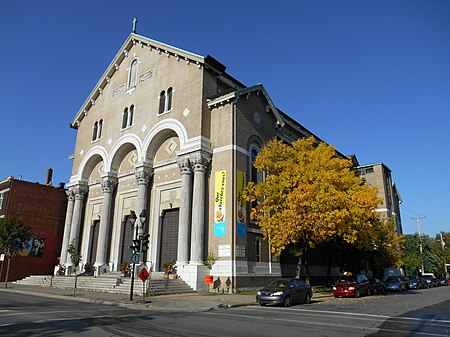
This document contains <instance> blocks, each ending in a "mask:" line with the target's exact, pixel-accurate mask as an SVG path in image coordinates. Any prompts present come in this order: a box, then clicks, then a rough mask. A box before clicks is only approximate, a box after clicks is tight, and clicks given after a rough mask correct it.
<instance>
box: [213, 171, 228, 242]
mask: <svg viewBox="0 0 450 337" xmlns="http://www.w3.org/2000/svg"><path fill="white" fill-rule="evenodd" d="M215 180H216V186H215V193H214V236H225V235H226V227H227V223H226V209H225V203H226V200H227V198H226V185H227V171H226V170H222V171H217V172H216V176H215Z"/></svg>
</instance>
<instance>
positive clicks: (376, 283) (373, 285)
mask: <svg viewBox="0 0 450 337" xmlns="http://www.w3.org/2000/svg"><path fill="white" fill-rule="evenodd" d="M369 287H370V292H371V293H372V294H384V291H385V290H384V284H383V283H382V282H381V281H380V280H379V279H377V278H371V279H369Z"/></svg>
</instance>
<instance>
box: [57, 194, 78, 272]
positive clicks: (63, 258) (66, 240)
mask: <svg viewBox="0 0 450 337" xmlns="http://www.w3.org/2000/svg"><path fill="white" fill-rule="evenodd" d="M66 194H67V211H66V221H65V223H64V234H63V241H62V246H61V257H60V263H62V264H66V263H67V248H68V247H69V239H70V228H71V227H72V218H73V209H74V204H75V194H74V193H73V189H69V190H68V191H67V192H66Z"/></svg>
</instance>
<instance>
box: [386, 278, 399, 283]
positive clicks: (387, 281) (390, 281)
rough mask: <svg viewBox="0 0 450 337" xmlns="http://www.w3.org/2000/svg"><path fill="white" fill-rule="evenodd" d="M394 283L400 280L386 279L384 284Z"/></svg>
mask: <svg viewBox="0 0 450 337" xmlns="http://www.w3.org/2000/svg"><path fill="white" fill-rule="evenodd" d="M396 282H400V279H398V278H388V279H387V280H386V281H385V283H396Z"/></svg>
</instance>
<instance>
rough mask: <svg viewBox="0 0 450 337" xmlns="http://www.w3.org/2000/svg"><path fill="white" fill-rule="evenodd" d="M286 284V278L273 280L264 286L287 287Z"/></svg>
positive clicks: (287, 283)
mask: <svg viewBox="0 0 450 337" xmlns="http://www.w3.org/2000/svg"><path fill="white" fill-rule="evenodd" d="M288 285H289V281H288V280H273V281H272V282H270V283H269V284H268V285H267V286H266V288H284V287H287V286H288Z"/></svg>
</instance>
